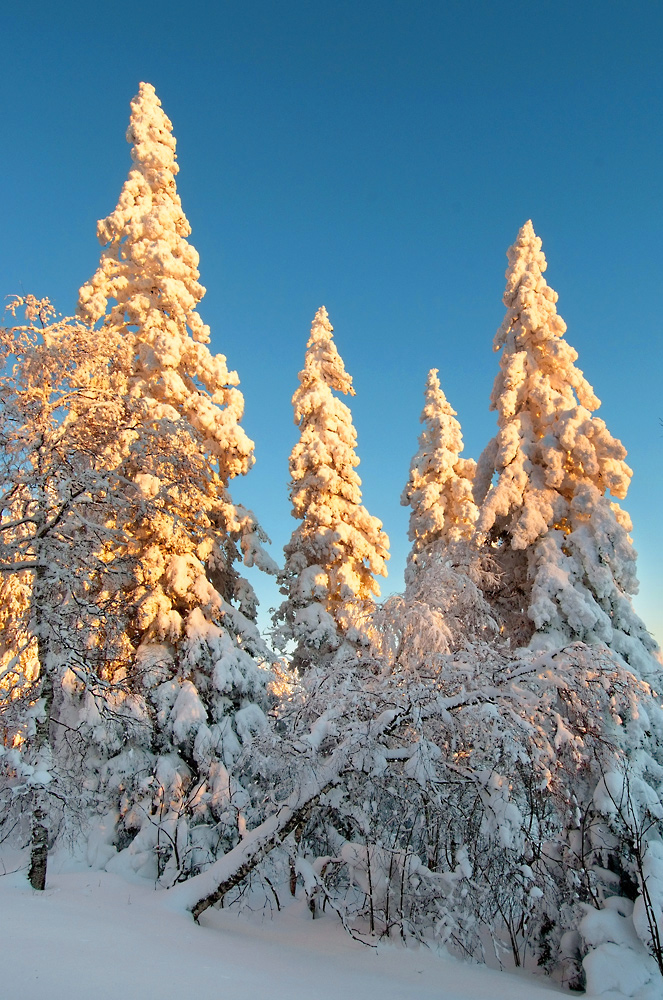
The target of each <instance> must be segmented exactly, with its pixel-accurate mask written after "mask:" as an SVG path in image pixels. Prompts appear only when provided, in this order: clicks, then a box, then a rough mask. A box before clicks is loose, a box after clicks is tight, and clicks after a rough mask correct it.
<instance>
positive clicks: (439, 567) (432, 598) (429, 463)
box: [376, 368, 490, 665]
mask: <svg viewBox="0 0 663 1000" xmlns="http://www.w3.org/2000/svg"><path fill="white" fill-rule="evenodd" d="M421 423H422V424H423V430H422V432H421V434H420V436H419V447H418V449H417V452H416V454H415V455H414V456H413V458H412V462H411V463H410V475H409V479H408V482H407V484H406V486H405V488H404V490H403V493H402V496H401V504H402V505H403V506H404V507H405V506H409V507H410V508H411V511H410V525H409V531H408V537H409V539H410V541H411V542H412V548H411V550H410V553H409V556H408V561H407V567H406V570H405V593H404V594H403V595H399V596H396V597H392V598H390V599H389V600H388V601H387V602H386V603H385V605H384V608H383V610H382V613H381V614H380V615H379V619H380V620H379V622H378V621H377V620H376V625H379V631H380V633H381V647H382V650H383V653H385V654H387V655H388V657H389V658H390V659H393V660H394V661H395V660H398V659H399V658H400V659H401V661H402V663H405V661H406V660H407V662H409V663H410V665H413V664H414V662H415V660H417V659H418V660H419V661H420V662H422V663H423V662H425V661H426V659H428V660H429V661H431V657H434V654H435V653H436V652H442V651H444V652H448V650H449V648H450V647H449V643H451V645H452V646H453V645H457V644H458V642H460V643H463V642H464V641H465V640H466V639H467V637H468V635H469V633H470V632H475V631H476V630H477V628H478V629H479V631H483V629H484V627H485V625H486V622H488V621H490V614H489V613H488V609H487V607H486V605H485V600H484V599H483V597H482V594H481V592H480V591H479V589H478V588H477V583H478V582H479V581H481V580H483V579H484V577H485V573H484V572H483V571H482V570H481V566H480V559H479V557H478V556H477V552H476V548H475V547H474V546H472V545H471V544H470V540H471V538H472V535H473V531H474V522H475V521H476V518H477V513H478V511H477V507H476V504H475V503H474V498H473V495H472V481H473V479H474V471H475V468H476V463H475V462H474V460H473V459H464V458H461V457H460V453H461V451H462V450H463V438H462V434H461V429H460V423H459V422H458V420H457V419H456V411H455V410H453V409H452V408H451V406H450V404H449V403H448V402H447V399H446V396H445V395H444V392H443V391H442V389H441V388H440V380H439V378H438V375H437V368H432V369H431V371H430V372H429V374H428V379H427V381H426V388H425V392H424V408H423V410H422V413H421ZM394 640H396V646H395V647H394ZM390 646H391V647H393V648H394V652H392V653H391V654H390V653H389V652H388V649H389V647H390ZM396 649H397V650H398V651H397V652H396Z"/></svg>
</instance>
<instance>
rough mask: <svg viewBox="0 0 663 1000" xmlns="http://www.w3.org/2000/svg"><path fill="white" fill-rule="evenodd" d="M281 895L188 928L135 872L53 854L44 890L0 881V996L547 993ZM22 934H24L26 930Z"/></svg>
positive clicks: (254, 999) (293, 998) (143, 999)
mask: <svg viewBox="0 0 663 1000" xmlns="http://www.w3.org/2000/svg"><path fill="white" fill-rule="evenodd" d="M288 902H289V900H286V899H284V898H281V903H282V905H283V910H282V911H281V912H280V913H274V914H273V915H271V914H270V913H269V912H264V911H262V910H260V909H258V910H257V911H253V912H252V913H250V914H241V915H238V914H237V913H235V912H233V911H230V910H208V911H207V912H206V913H205V914H204V916H203V917H202V920H201V925H200V926H196V925H195V924H194V922H193V920H192V919H191V917H190V916H189V915H188V914H187V913H185V912H181V911H178V910H177V909H174V908H173V906H172V902H171V897H170V895H169V894H168V893H166V892H163V891H161V892H158V891H157V892H155V890H154V888H153V886H152V885H151V883H149V882H148V881H146V880H143V879H137V878H135V879H132V880H131V881H128V880H127V879H126V878H125V877H123V876H120V875H115V874H110V873H108V872H103V871H102V872H98V871H92V870H90V869H84V870H71V866H67V865H62V864H58V861H57V860H56V859H54V860H53V861H52V863H51V865H50V867H49V883H48V887H47V889H46V890H45V892H43V893H38V892H34V891H33V890H32V889H31V888H30V886H29V885H28V882H27V879H26V877H25V874H24V871H23V872H14V873H13V874H7V875H5V876H4V877H2V878H0V935H1V937H2V940H3V942H4V945H5V948H4V956H3V963H2V995H3V996H6V997H10V996H20V997H21V998H22V1000H42V998H44V1000H45V998H48V1000H90V998H94V1000H117V997H118V996H122V997H125V998H126V1000H134V998H136V1000H138V998H140V1000H152V998H157V997H162V996H164V997H166V996H167V997H192V996H205V997H210V998H215V997H232V998H233V1000H244V998H247V1000H248V998H250V1000H263V998H267V997H269V1000H299V998H301V1000H313V998H315V1000H338V998H339V997H352V998H357V1000H359V998H361V1000H409V998H415V997H416V1000H428V998H430V1000H433V998H435V1000H442V998H443V1000H484V998H486V1000H488V998H490V1000H548V998H551V997H552V996H553V995H554V996H566V997H568V996H569V994H568V993H562V992H561V991H560V990H558V989H557V988H555V987H554V986H553V985H552V984H551V983H548V982H546V981H545V980H544V981H542V980H541V979H537V980H536V981H535V980H534V978H533V977H532V976H531V975H530V974H528V973H523V974H521V975H513V974H510V973H504V972H496V971H494V970H489V969H487V968H485V967H484V966H478V965H469V964H466V963H463V962H460V961H457V960H455V959H453V958H449V957H446V956H443V955H438V954H436V953H435V952H434V951H431V950H428V949H426V948H424V947H407V948H404V947H403V946H401V945H400V944H398V943H392V942H386V943H380V945H379V946H378V948H377V949H376V948H369V947H366V946H365V945H363V944H361V943H358V942H356V941H354V940H353V939H352V938H350V937H349V935H348V934H346V932H345V931H344V930H343V928H342V927H341V926H340V924H339V922H338V920H337V918H336V917H335V916H333V915H328V914H323V915H322V916H321V917H320V918H319V919H317V920H312V919H311V915H310V913H309V911H308V909H307V908H306V906H305V903H304V902H303V901H300V900H296V901H294V902H293V903H291V904H290V905H288ZM28 931H29V932H28Z"/></svg>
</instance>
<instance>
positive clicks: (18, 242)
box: [0, 0, 663, 641]
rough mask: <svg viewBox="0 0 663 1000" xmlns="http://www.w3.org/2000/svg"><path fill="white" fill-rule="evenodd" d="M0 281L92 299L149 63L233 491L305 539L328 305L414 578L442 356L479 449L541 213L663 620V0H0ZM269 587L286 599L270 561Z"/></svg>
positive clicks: (645, 600)
mask: <svg viewBox="0 0 663 1000" xmlns="http://www.w3.org/2000/svg"><path fill="white" fill-rule="evenodd" d="M0 31H1V32H2V39H3V45H2V49H3V56H2V63H1V64H0V74H1V76H2V88H1V91H0V93H1V98H0V100H1V105H2V122H3V135H4V143H3V154H2V165H1V166H0V171H1V172H2V175H3V176H2V193H3V202H4V204H3V210H2V216H3V227H4V237H5V238H4V240H3V246H4V252H3V254H2V258H3V259H2V269H1V272H0V273H1V277H2V280H1V282H0V288H1V289H2V294H3V295H4V294H9V293H21V292H24V291H32V292H34V293H35V294H37V295H40V296H41V295H49V296H50V297H51V298H52V299H53V300H54V301H55V302H56V304H57V306H58V308H59V309H60V310H61V311H63V312H67V311H71V310H72V309H73V308H74V305H75V301H76V294H77V289H78V287H79V286H80V285H81V284H82V283H83V281H85V280H86V279H87V278H88V277H89V276H90V274H91V273H92V271H93V270H94V269H95V267H96V263H97V259H98V253H99V249H98V245H97V243H96V237H95V227H96V221H97V219H98V218H101V217H104V216H106V215H107V214H109V212H110V211H112V209H113V208H114V207H115V204H116V202H117V198H118V195H119V192H120V188H121V186H122V183H123V181H124V179H125V176H126V174H127V171H128V169H129V166H130V158H129V147H128V145H127V144H126V142H125V140H124V133H125V130H126V126H127V122H128V115H129V101H130V99H131V98H132V97H133V95H134V94H135V93H136V91H137V89H138V82H139V81H140V80H146V81H149V82H150V83H153V84H154V86H155V87H156V89H157V93H158V94H159V96H160V98H161V100H162V103H163V105H164V109H165V111H166V113H167V114H168V115H169V117H170V118H171V119H172V121H173V123H174V133H175V135H176V137H177V140H178V156H179V162H180V167H181V171H180V174H179V177H178V187H179V192H180V194H181V197H182V202H183V206H184V210H185V212H186V213H187V216H188V218H189V221H190V222H191V225H192V227H193V234H192V237H191V241H192V243H193V244H194V246H195V247H196V248H197V250H198V251H199V253H200V257H201V280H202V282H203V284H204V285H206V287H207V289H208V294H207V296H206V298H205V299H204V300H203V303H202V305H201V309H200V311H201V315H202V316H203V319H204V320H205V321H206V322H208V323H210V325H211V327H212V332H213V342H212V347H213V349H214V350H217V351H221V352H223V353H224V354H226V355H227V357H228V361H229V364H230V365H231V366H232V367H234V368H236V369H237V370H238V372H239V375H240V378H241V381H242V388H243V390H244V393H245V397H246V416H245V421H244V423H245V427H246V429H247V431H248V433H249V434H250V435H251V436H252V437H253V438H254V440H255V441H256V455H257V464H256V466H255V468H254V470H253V471H252V472H251V473H250V475H249V476H248V477H247V479H246V481H245V482H243V483H242V484H237V485H236V486H235V488H234V490H233V494H234V496H235V497H236V499H239V500H241V501H242V502H245V503H247V504H248V505H250V506H251V507H253V508H254V510H255V511H256V513H257V515H258V517H259V518H260V520H261V521H262V523H263V524H264V526H265V528H266V530H267V531H268V533H269V534H270V535H271V536H272V538H273V540H274V543H275V544H274V550H275V551H274V554H275V555H276V556H277V557H280V549H281V547H282V546H283V544H284V542H285V541H286V540H287V538H288V537H289V534H290V531H291V530H292V527H293V524H294V522H293V521H292V520H291V517H290V512H289V503H288V498H287V492H286V483H287V458H288V454H289V451H290V449H291V447H292V445H293V443H294V441H295V437H296V430H295V428H294V425H293V423H292V410H291V407H290V397H291V395H292V392H293V391H294V388H295V386H296V376H297V372H298V370H299V369H300V368H301V367H302V362H303V355H304V347H305V343H306V340H307V337H308V332H309V328H310V324H311V320H312V318H313V315H314V313H315V311H316V309H317V308H318V306H320V305H323V304H324V305H325V306H326V307H327V309H328V311H329V314H330V318H331V321H332V323H333V324H334V327H335V331H336V334H335V335H336V341H337V344H338V348H339V350H340V352H341V354H342V356H343V358H344V360H345V363H346V367H347V368H348V370H349V371H350V372H351V374H352V375H353V376H354V380H355V388H356V391H357V395H356V397H355V398H354V399H353V400H352V401H351V406H352V410H353V414H354V418H355V424H356V427H357V430H358V433H359V449H358V450H359V456H360V458H361V465H360V467H359V472H360V474H361V476H362V479H363V483H364V500H365V503H366V506H367V507H368V508H369V510H370V511H371V513H373V514H375V515H377V516H378V517H380V518H382V520H383V521H384V523H385V527H386V529H387V531H388V533H389V535H390V537H391V542H392V553H393V554H392V560H391V571H390V577H389V580H388V581H387V582H386V583H385V586H384V587H383V592H384V593H389V592H391V591H396V590H399V589H400V588H401V585H402V572H403V567H404V563H405V557H406V554H407V548H408V543H407V538H406V530H407V511H406V510H405V509H404V508H401V507H400V506H399V496H400V492H401V489H402V487H403V484H404V482H405V480H406V479H407V474H408V467H409V461H410V458H411V455H412V453H413V452H414V451H415V449H416V442H417V435H418V433H419V424H418V418H419V413H420V410H421V405H422V393H423V386H424V380H425V377H426V373H427V371H428V369H429V368H430V367H436V368H439V369H440V378H441V380H442V385H443V388H444V390H445V392H446V394H447V396H448V398H449V400H450V402H451V403H452V405H453V406H454V407H455V409H456V410H457V411H458V414H459V417H460V420H461V422H462V425H463V432H464V437H465V444H466V448H465V454H466V455H468V456H474V457H478V454H479V453H480V451H481V449H482V448H483V446H484V444H485V443H486V441H487V440H488V439H489V437H490V436H491V435H492V434H493V433H494V429H495V418H494V414H491V413H490V412H489V409H488V398H489V394H490V390H491V386H492V382H493V378H494V376H495V373H496V370H497V358H496V357H495V356H494V355H493V354H492V350H491V343H492V338H493V334H494V332H495V329H496V328H497V326H498V325H499V323H500V322H501V319H502V316H503V312H504V309H503V306H502V303H501V297H502V292H503V286H504V269H505V267H506V258H505V256H504V254H505V251H506V248H507V246H509V244H510V243H512V242H513V240H514V238H515V235H516V232H517V230H518V228H519V227H520V225H522V223H523V222H524V221H525V220H526V219H528V218H531V219H532V220H533V222H534V228H535V229H536V231H537V233H538V234H539V236H541V238H542V239H543V247H544V251H545V253H546V256H547V258H548V263H549V267H548V271H547V275H546V277H547V279H548V281H549V283H550V284H551V285H552V286H553V287H554V288H555V289H556V290H557V291H558V292H559V295H560V299H559V303H558V308H559V311H560V313H561V315H562V316H563V317H564V319H565V320H566V322H567V324H568V334H567V338H568V340H569V342H570V343H571V344H572V345H573V346H574V347H575V348H576V349H577V350H578V352H579V354H580V360H579V365H580V367H581V368H582V369H583V370H584V372H585V374H586V376H587V378H588V379H589V381H590V382H591V383H592V384H593V386H594V388H595V390H596V392H597V394H598V396H599V397H600V398H601V399H602V401H603V406H602V408H601V410H600V411H599V415H600V416H602V417H603V418H604V419H605V421H606V423H607V424H608V427H609V428H610V430H611V431H612V433H613V434H615V435H616V436H617V437H620V438H621V439H622V440H623V441H624V444H625V445H626V447H627V449H628V451H629V461H630V463H631V465H632V466H633V468H634V470H635V475H634V480H633V485H632V487H631V492H630V494H629V497H628V498H627V500H626V501H625V503H624V506H625V507H626V509H627V510H628V511H629V512H630V513H631V515H632V517H633V520H634V524H635V531H634V539H635V544H636V547H637V549H638V551H639V553H640V559H639V568H640V578H641V584H642V585H641V595H640V597H639V598H638V599H637V601H636V606H637V607H638V609H639V611H640V613H641V615H642V616H643V618H644V619H645V622H646V623H647V624H648V626H649V627H650V629H652V630H653V631H654V632H656V633H657V635H658V637H659V641H660V640H661V638H662V637H663V608H662V605H663V600H662V595H663V586H662V582H661V564H662V561H663V539H662V537H661V536H662V530H661V528H662V526H661V496H662V487H663V461H662V459H663V455H662V450H663V427H662V426H661V424H660V418H661V417H663V392H662V386H661V379H662V374H663V372H662V368H663V365H662V361H663V350H662V338H661V333H662V327H663V320H662V307H661V299H662V295H661V292H662V287H661V270H662V260H663V254H662V250H663V224H662V219H663V213H662V211H661V210H662V208H663V205H662V201H663V181H662V177H663V133H662V130H661V107H662V106H663V102H662V98H663V71H662V68H661V65H662V64H661V39H662V38H663V4H661V3H660V2H658V0H650V2H642V0H631V2H626V0H624V2H615V0H586V2H582V3H581V2H578V0H573V2H569V0H540V2H537V3H531V2H521V0H514V2H510V3H508V4H506V3H498V2H496V0H490V2H489V0H484V2H478V0H477V2H473V0H456V2H445V0H403V2H401V0H381V2H379V3H378V2H373V0H367V2H362V0H354V2H346V0H331V2H328V0H317V2H301V0H295V2H290V0H280V2H269V0H262V2H252V0H243V2H242V3H237V2H234V3H229V2H226V0H217V2H209V3H197V2H195V0H193V2H189V3H186V4H182V3H172V2H169V0H166V2H160V3H151V2H149V0H145V2H143V3H140V4H138V3H135V2H131V3H128V2H126V0H116V2H113V3H112V4H109V5H101V4H92V3H86V4H83V3H62V4H60V3H52V2H31V0H22V2H21V3H20V4H12V5H9V4H3V10H2V13H1V14H0ZM259 590H260V593H261V596H262V598H263V604H265V605H266V606H267V607H268V606H269V605H270V604H273V603H274V602H275V601H277V600H278V595H277V594H276V592H275V590H273V589H272V588H271V587H270V585H269V584H267V585H262V584H261V585H260V588H259Z"/></svg>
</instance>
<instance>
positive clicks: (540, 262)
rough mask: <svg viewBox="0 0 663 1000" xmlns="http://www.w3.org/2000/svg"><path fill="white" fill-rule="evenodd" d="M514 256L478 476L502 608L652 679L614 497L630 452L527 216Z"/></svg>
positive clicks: (534, 629)
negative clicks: (605, 412) (601, 647)
mask: <svg viewBox="0 0 663 1000" xmlns="http://www.w3.org/2000/svg"><path fill="white" fill-rule="evenodd" d="M507 256H508V259H509V267H508V269H507V272H506V278H507V285H506V291H505V294H504V304H505V305H506V307H507V312H506V316H505V318H504V321H503V323H502V325H501V326H500V328H499V330H498V331H497V334H496V336H495V341H494V349H495V350H496V351H501V357H500V371H499V373H498V375H497V378H496V380H495V385H494V388H493V393H492V396H491V407H492V409H494V410H496V411H497V414H498V425H499V430H498V432H497V435H496V436H495V438H494V439H493V440H492V441H491V442H490V443H489V445H488V446H487V448H486V449H485V450H484V453H483V455H482V456H481V458H480V460H479V466H478V469H477V475H476V479H475V496H476V499H477V502H478V503H479V504H480V505H481V510H480V514H479V518H478V521H477V532H478V534H479V537H480V538H481V539H482V540H483V541H484V543H485V545H486V546H488V548H489V550H490V552H491V555H492V556H493V557H494V559H495V561H496V563H497V565H498V567H499V568H500V570H501V572H502V579H501V583H500V585H499V588H498V594H499V595H500V596H501V611H502V612H503V614H505V615H506V618H507V619H508V622H507V628H508V629H510V630H512V631H513V633H514V636H515V638H516V639H517V640H519V641H524V642H527V641H528V640H529V639H531V638H532V633H535V636H536V638H535V642H536V643H539V644H541V643H543V644H544V645H549V646H557V647H561V646H564V645H566V644H568V643H569V642H572V641H574V640H582V641H585V642H589V643H592V642H605V643H606V644H607V646H609V647H610V649H612V650H613V651H614V652H615V653H618V654H619V655H620V656H622V657H623V658H624V660H625V661H626V663H627V664H628V665H629V666H630V667H631V668H632V669H634V670H635V671H636V673H639V674H640V675H641V676H643V677H645V678H647V677H650V676H651V674H652V671H656V669H657V664H656V660H655V658H654V657H653V656H652V653H654V651H655V649H656V646H655V643H654V641H653V639H652V638H651V636H650V635H649V633H648V632H647V630H646V628H645V627H644V625H643V623H642V622H641V620H640V619H639V617H638V616H637V614H636V613H635V611H634V609H633V606H632V604H631V599H630V595H631V594H634V593H635V592H636V590H637V580H636V573H635V560H636V554H635V552H634V550H633V546H632V543H631V539H630V537H629V534H628V532H629V531H630V529H631V521H630V519H629V517H628V515H627V514H626V513H625V512H624V511H623V510H622V509H621V508H620V507H619V506H618V504H617V503H616V502H615V501H614V500H611V499H610V498H609V497H608V495H607V494H608V493H610V494H611V495H612V497H614V498H616V499H623V498H624V497H625V496H626V491H627V489H628V485H629V481H630V478H631V469H630V468H629V467H628V465H627V464H626V462H625V457H626V449H625V448H624V446H623V445H622V443H621V442H620V441H618V440H617V439H616V438H614V437H613V436H612V435H611V434H610V432H609V431H608V429H607V427H606V425H605V423H604V422H603V420H601V419H599V418H598V417H596V416H594V415H593V412H594V411H595V410H597V409H598V407H599V405H600V403H599V400H598V399H597V397H596V395H595V394H594V391H593V389H592V387H591V386H590V385H589V383H588V382H587V380H586V379H585V378H584V376H583V374H582V372H581V371H580V369H579V368H577V367H576V366H575V361H576V360H577V357H578V355H577V353H576V351H574V349H573V348H572V347H571V346H570V345H569V344H568V343H567V342H566V341H565V340H564V334H565V332H566V324H565V323H564V321H563V320H562V318H561V317H560V316H559V315H558V314H557V311H556V308H555V304H556V302H557V293H556V292H554V291H553V289H552V288H550V287H549V286H548V285H547V283H546V281H545V279H544V277H543V272H544V271H545V269H546V266H547V265H546V259H545V257H544V255H543V253H542V251H541V240H540V239H539V238H538V237H537V236H536V234H535V233H534V229H533V227H532V223H531V222H526V223H525V225H524V226H523V227H522V229H521V230H520V232H519V233H518V238H517V240H516V242H515V243H514V245H513V246H512V247H511V248H510V249H509V250H508V252H507ZM493 480H494V485H491V483H492V482H493Z"/></svg>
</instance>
